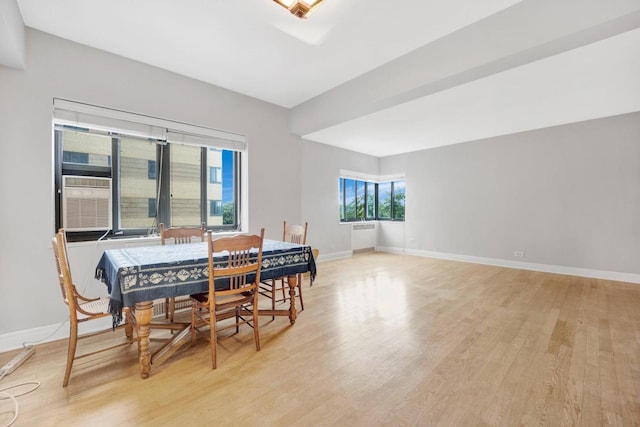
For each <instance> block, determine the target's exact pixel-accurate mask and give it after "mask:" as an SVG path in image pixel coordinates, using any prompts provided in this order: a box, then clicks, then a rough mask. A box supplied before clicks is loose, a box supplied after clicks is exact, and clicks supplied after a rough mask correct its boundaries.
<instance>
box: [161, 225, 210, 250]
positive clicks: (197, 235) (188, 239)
mask: <svg viewBox="0 0 640 427" xmlns="http://www.w3.org/2000/svg"><path fill="white" fill-rule="evenodd" d="M159 228H160V244H161V245H166V244H169V243H173V244H175V245H184V244H187V243H195V242H203V241H204V235H205V232H206V227H205V224H204V222H203V223H202V225H201V226H200V227H170V228H165V227H164V224H162V223H160V226H159Z"/></svg>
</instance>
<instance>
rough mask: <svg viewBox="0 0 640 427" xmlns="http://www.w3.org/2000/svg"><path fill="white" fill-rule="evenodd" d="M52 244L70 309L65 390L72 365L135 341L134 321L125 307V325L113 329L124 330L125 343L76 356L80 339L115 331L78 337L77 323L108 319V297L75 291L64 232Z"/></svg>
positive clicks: (66, 302) (110, 329) (63, 384)
mask: <svg viewBox="0 0 640 427" xmlns="http://www.w3.org/2000/svg"><path fill="white" fill-rule="evenodd" d="M51 243H52V245H53V254H54V256H55V261H56V268H57V269H58V281H59V282H60V290H61V291H62V298H63V299H64V302H65V304H67V306H68V307H69V346H68V351H67V368H66V370H65V373H64V380H63V382H62V386H63V387H66V386H67V385H69V377H70V376H71V368H72V367H73V362H74V361H75V360H77V359H81V358H83V357H87V356H91V355H93V354H96V353H101V352H103V351H107V350H111V349H113V348H116V347H120V346H124V345H129V344H132V343H133V342H134V340H133V325H134V319H133V315H132V313H131V311H130V310H129V309H128V308H126V307H125V308H123V310H122V311H123V314H124V315H125V322H124V323H123V324H121V325H119V326H118V327H117V328H116V329H119V328H124V329H125V330H126V341H124V342H122V343H119V344H116V345H112V346H110V347H106V348H104V347H103V348H100V349H98V350H95V351H92V352H89V353H84V354H82V355H79V356H76V349H77V346H78V341H79V340H80V339H84V338H89V337H92V336H95V335H99V334H103V333H106V332H112V331H113V330H114V329H113V328H112V327H109V328H108V329H102V330H100V331H97V332H93V333H90V334H84V335H81V336H80V335H78V325H79V324H80V323H84V322H89V321H91V320H97V319H102V318H103V317H111V313H109V311H108V307H109V298H108V297H102V298H87V297H84V296H82V295H81V294H80V293H79V292H78V289H77V288H76V285H75V284H74V282H73V280H72V278H71V269H70V267H69V258H68V256H67V239H66V234H65V231H64V229H60V230H59V231H58V233H56V235H55V237H54V238H53V239H52V242H51Z"/></svg>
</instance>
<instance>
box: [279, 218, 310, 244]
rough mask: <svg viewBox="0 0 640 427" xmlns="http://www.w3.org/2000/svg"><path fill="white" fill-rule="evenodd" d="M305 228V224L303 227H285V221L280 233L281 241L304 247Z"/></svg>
mask: <svg viewBox="0 0 640 427" xmlns="http://www.w3.org/2000/svg"><path fill="white" fill-rule="evenodd" d="M307 226H308V223H306V222H305V223H304V225H287V221H285V222H284V227H283V231H282V241H283V242H288V243H297V244H300V245H305V244H306V243H307Z"/></svg>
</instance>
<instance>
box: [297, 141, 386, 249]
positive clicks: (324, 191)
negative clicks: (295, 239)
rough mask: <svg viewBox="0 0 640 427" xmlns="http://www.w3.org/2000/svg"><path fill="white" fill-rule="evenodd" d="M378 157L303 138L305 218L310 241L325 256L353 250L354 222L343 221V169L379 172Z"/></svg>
mask: <svg viewBox="0 0 640 427" xmlns="http://www.w3.org/2000/svg"><path fill="white" fill-rule="evenodd" d="M379 162H380V160H379V159H378V158H377V157H373V156H368V155H366V154H361V153H356V152H354V151H349V150H343V149H340V148H336V147H333V146H330V145H325V144H319V143H316V142H311V141H304V140H303V146H302V162H301V163H302V188H303V192H302V218H303V221H307V222H308V223H309V230H308V236H307V243H309V244H310V245H312V246H313V247H314V248H318V249H319V250H320V255H321V256H322V257H331V256H344V255H349V254H350V253H351V224H341V223H340V211H339V205H338V203H339V188H338V180H339V178H340V170H341V169H345V170H350V171H355V172H361V173H367V174H371V175H378V168H379Z"/></svg>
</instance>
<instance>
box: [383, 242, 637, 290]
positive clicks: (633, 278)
mask: <svg viewBox="0 0 640 427" xmlns="http://www.w3.org/2000/svg"><path fill="white" fill-rule="evenodd" d="M376 251H379V252H389V253H395V254H406V255H415V256H422V257H427V258H438V259H448V260H451V261H462V262H470V263H474V264H485V265H495V266H498V267H507V268H517V269H520V270H532V271H541V272H545V273H556V274H566V275H569V276H580V277H591V278H594V279H604V280H614V281H618V282H628V283H640V274H637V273H623V272H618V271H608V270H593V269H590V268H578V267H567V266H564V265H551V264H537V263H533V262H523V261H512V260H508V259H499V258H486V257H477V256H471V255H458V254H449V253H444V252H433V251H422V250H416V249H404V248H394V247H387V246H376Z"/></svg>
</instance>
